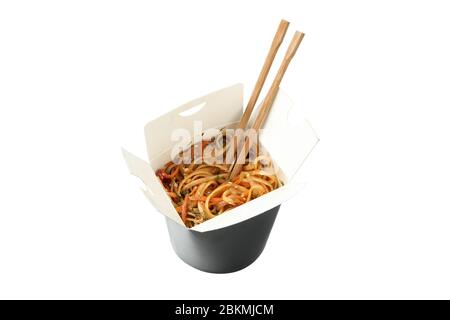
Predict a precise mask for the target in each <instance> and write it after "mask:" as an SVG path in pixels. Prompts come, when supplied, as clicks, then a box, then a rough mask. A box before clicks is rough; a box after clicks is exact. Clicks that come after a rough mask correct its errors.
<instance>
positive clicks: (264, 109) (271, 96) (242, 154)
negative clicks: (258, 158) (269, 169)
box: [229, 31, 305, 179]
mask: <svg viewBox="0 0 450 320" xmlns="http://www.w3.org/2000/svg"><path fill="white" fill-rule="evenodd" d="M304 36H305V34H304V33H303V32H300V31H296V32H295V34H294V36H293V38H292V40H291V43H290V44H289V47H288V49H287V51H286V54H285V56H284V58H283V61H282V62H281V66H280V68H279V69H278V72H277V74H276V76H275V79H274V80H273V82H272V85H271V86H270V89H269V91H268V92H267V95H266V97H265V98H264V101H263V103H262V105H261V108H260V111H259V113H258V116H257V117H256V119H255V122H254V123H253V125H252V129H254V130H259V129H261V127H262V126H263V124H264V122H265V120H266V119H267V116H268V115H269V112H270V108H271V107H272V104H273V102H274V100H275V97H276V95H277V93H278V90H279V88H280V83H281V80H283V76H284V74H285V72H286V70H287V68H288V66H289V63H290V62H291V60H292V58H293V57H294V55H295V53H296V52H297V48H298V47H299V45H300V43H301V42H302V40H303V37H304ZM248 152H249V141H248V139H246V140H245V143H244V144H243V146H242V149H241V150H238V152H237V154H238V157H237V159H236V161H235V163H234V166H233V169H232V170H231V172H230V175H229V179H233V178H234V177H236V176H237V175H238V174H239V173H240V172H241V171H242V167H243V166H244V162H245V158H246V157H247V154H248Z"/></svg>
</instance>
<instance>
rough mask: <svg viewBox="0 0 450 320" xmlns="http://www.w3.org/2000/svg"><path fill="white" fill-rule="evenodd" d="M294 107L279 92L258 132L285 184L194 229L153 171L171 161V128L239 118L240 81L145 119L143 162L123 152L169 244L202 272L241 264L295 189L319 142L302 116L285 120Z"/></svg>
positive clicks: (259, 245) (254, 252) (258, 247)
mask: <svg viewBox="0 0 450 320" xmlns="http://www.w3.org/2000/svg"><path fill="white" fill-rule="evenodd" d="M293 105H294V104H293V102H292V101H291V100H290V99H289V98H288V97H287V96H286V94H284V93H283V91H282V90H280V91H279V92H278V95H277V97H276V99H275V101H274V103H273V106H272V109H271V112H270V114H269V117H268V118H267V120H266V123H265V126H264V130H263V131H262V133H261V135H260V143H261V145H262V146H263V147H264V148H265V149H266V150H267V151H268V152H269V154H270V156H271V157H272V160H273V161H274V163H275V164H276V165H277V166H278V167H279V168H280V172H279V173H278V176H279V178H280V180H281V181H282V182H283V184H284V185H283V186H282V187H280V188H278V189H275V190H274V191H272V192H269V193H267V194H264V195H262V196H260V197H258V198H256V199H254V200H251V201H249V202H248V203H245V204H243V205H241V206H239V207H237V208H234V209H232V210H229V211H226V212H224V213H223V214H221V215H218V216H217V217H215V218H213V219H210V220H208V221H205V222H203V223H201V224H199V225H196V226H194V227H193V228H187V227H186V226H185V225H184V223H183V221H182V220H181V218H180V216H179V214H178V213H177V212H176V210H175V208H174V207H173V205H172V203H171V200H170V197H169V196H168V195H167V194H166V192H165V190H164V189H163V186H162V184H161V182H160V181H159V179H158V177H157V176H156V174H155V172H156V170H157V169H159V168H161V167H163V166H164V164H165V163H167V162H168V161H170V160H171V159H170V155H171V150H172V147H173V146H174V145H175V143H177V141H172V132H173V131H174V130H176V129H186V130H189V131H190V132H192V133H193V134H194V131H195V130H193V128H194V124H195V122H196V121H202V124H203V129H205V130H206V129H210V128H222V127H224V126H227V125H230V124H233V123H236V122H238V121H239V119H240V117H241V115H242V113H243V85H242V84H236V85H233V86H231V87H227V88H224V89H221V90H219V91H216V92H213V93H210V94H208V95H206V96H203V97H201V98H197V99H195V100H192V101H190V102H188V103H186V104H184V105H182V106H180V107H178V108H176V109H174V110H172V111H170V112H168V113H166V114H165V115H163V116H161V117H159V118H157V119H155V120H153V121H150V122H149V123H147V125H146V126H145V138H146V144H147V153H148V162H147V161H144V160H142V159H140V158H138V157H136V156H135V155H133V154H131V153H130V152H128V151H126V150H123V155H124V157H125V160H126V162H127V165H128V168H129V170H130V172H131V174H133V175H135V176H136V177H138V178H140V179H141V180H142V181H143V183H144V185H145V187H144V188H143V189H142V191H143V193H144V194H145V196H146V197H147V198H148V200H149V201H150V202H151V203H152V205H153V206H154V207H155V208H156V209H157V210H158V211H159V212H160V213H162V214H163V215H164V216H165V218H166V222H167V227H168V231H169V235H170V239H171V243H172V247H173V249H174V250H175V252H176V254H177V255H178V256H179V257H180V258H181V259H182V260H183V261H184V262H186V263H187V264H189V265H191V266H192V267H194V268H197V269H200V270H202V271H207V272H213V273H227V272H233V271H237V270H240V269H242V268H245V267H246V266H248V265H250V264H251V263H252V262H253V261H255V260H256V259H257V258H258V256H259V255H260V254H261V252H262V251H263V249H264V247H265V244H266V241H267V239H268V237H269V234H270V231H271V229H272V226H273V223H274V221H275V218H276V216H277V213H278V210H279V208H280V204H281V203H283V202H284V201H286V200H288V199H289V198H291V197H292V196H293V195H295V194H296V193H297V189H298V187H299V184H298V183H296V182H295V180H294V176H295V174H296V172H297V171H298V169H299V168H300V166H301V165H302V163H303V161H304V160H305V159H306V158H307V156H308V155H309V153H310V152H311V151H312V149H313V148H314V146H315V145H316V143H317V142H318V137H317V135H316V134H315V132H314V130H313V129H312V127H311V126H310V124H309V122H308V121H307V120H306V119H300V121H296V122H295V123H294V124H293V123H291V121H289V119H288V114H289V111H290V109H291V108H292V107H293ZM257 113H258V112H257V111H256V112H254V114H257Z"/></svg>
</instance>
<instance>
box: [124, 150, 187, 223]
mask: <svg viewBox="0 0 450 320" xmlns="http://www.w3.org/2000/svg"><path fill="white" fill-rule="evenodd" d="M122 153H123V157H124V158H125V161H126V163H127V165H128V169H129V170H130V173H131V174H132V175H134V176H136V177H138V178H139V179H141V180H142V182H143V183H144V185H145V187H146V188H145V189H142V191H143V192H144V194H145V195H146V197H147V198H148V200H149V201H150V202H151V203H152V204H153V206H154V207H155V208H156V209H157V210H158V211H159V212H161V213H163V214H164V215H165V216H167V217H169V218H170V219H172V220H174V221H175V222H177V223H179V224H181V225H184V223H183V221H182V220H181V218H180V216H179V215H178V213H177V211H176V210H175V208H174V207H173V206H172V203H171V201H170V198H169V196H168V195H167V193H166V192H165V191H164V189H163V186H162V184H161V183H160V182H159V180H158V178H157V177H156V175H155V173H154V172H153V170H152V168H151V167H150V165H149V164H148V163H147V162H146V161H144V160H142V159H140V158H138V157H136V156H135V155H133V154H132V153H130V152H128V151H126V150H125V149H122Z"/></svg>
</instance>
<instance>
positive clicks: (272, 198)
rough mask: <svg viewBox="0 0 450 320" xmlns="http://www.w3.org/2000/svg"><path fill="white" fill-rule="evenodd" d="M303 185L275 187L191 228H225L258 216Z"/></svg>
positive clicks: (201, 229)
mask: <svg viewBox="0 0 450 320" xmlns="http://www.w3.org/2000/svg"><path fill="white" fill-rule="evenodd" d="M302 187H303V186H301V185H292V186H290V185H289V186H283V187H281V188H278V189H275V190H273V191H271V192H270V193H267V194H265V195H263V196H261V197H258V198H256V199H253V200H252V201H249V202H247V203H244V204H243V205H240V206H239V207H236V208H234V209H233V210H230V211H227V212H225V213H223V214H221V215H218V216H217V217H215V218H214V219H210V220H207V221H205V222H203V223H200V224H198V225H196V226H194V227H192V228H191V229H190V230H193V231H198V232H206V231H211V230H216V229H221V228H225V227H228V226H231V225H234V224H236V223H239V222H242V221H245V220H248V219H250V218H253V217H256V216H258V215H260V214H261V213H264V212H266V211H268V210H270V209H272V208H274V207H276V206H278V205H279V204H281V203H283V202H286V201H287V200H289V199H290V198H292V197H293V196H294V195H296V194H297V193H298V192H299V190H300V189H301V188H302Z"/></svg>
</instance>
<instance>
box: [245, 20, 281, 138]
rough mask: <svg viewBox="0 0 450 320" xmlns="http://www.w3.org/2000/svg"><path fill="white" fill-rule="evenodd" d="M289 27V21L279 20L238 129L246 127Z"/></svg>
mask: <svg viewBox="0 0 450 320" xmlns="http://www.w3.org/2000/svg"><path fill="white" fill-rule="evenodd" d="M288 27H289V22H288V21H286V20H281V21H280V24H279V26H278V30H277V32H276V33H275V37H274V38H273V40H272V45H271V46H270V50H269V53H268V54H267V57H266V60H265V61H264V65H263V67H262V69H261V72H260V73H259V76H258V80H257V81H256V84H255V87H254V88H253V92H252V95H251V96H250V99H249V100H248V103H247V107H246V108H245V112H244V114H243V115H242V118H241V120H240V121H239V124H238V129H245V128H246V127H247V123H248V121H249V119H250V116H251V114H252V112H253V108H254V107H255V104H256V101H258V97H259V94H260V93H261V89H262V87H263V85H264V82H265V81H266V78H267V75H268V74H269V70H270V67H271V66H272V63H273V60H274V59H275V56H276V54H277V52H278V49H279V48H280V46H281V43H282V42H283V39H284V36H285V35H286V31H287V29H288Z"/></svg>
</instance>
